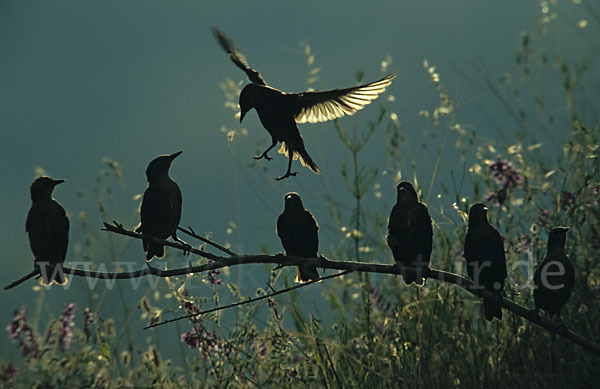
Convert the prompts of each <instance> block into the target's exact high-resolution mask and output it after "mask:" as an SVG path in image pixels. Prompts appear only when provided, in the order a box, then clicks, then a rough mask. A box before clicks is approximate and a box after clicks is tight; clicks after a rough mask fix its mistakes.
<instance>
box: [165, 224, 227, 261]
mask: <svg viewBox="0 0 600 389" xmlns="http://www.w3.org/2000/svg"><path fill="white" fill-rule="evenodd" d="M177 229H178V230H179V231H181V232H183V233H184V234H187V235H189V236H191V237H192V238H196V239H198V240H200V241H202V242H204V243H207V244H209V245H211V246H213V247H215V248H217V249H219V250H221V251H222V252H224V253H226V254H229V255H230V256H232V257H233V256H234V255H237V254H236V253H234V252H233V251H231V250H230V249H228V248H227V247H225V246H221V245H220V244H218V243H217V242H213V241H212V240H210V239H208V238H205V237H203V236H200V235H198V234H196V232H195V231H194V230H193V229H192V227H190V226H188V228H187V230H186V229H185V228H183V227H177Z"/></svg>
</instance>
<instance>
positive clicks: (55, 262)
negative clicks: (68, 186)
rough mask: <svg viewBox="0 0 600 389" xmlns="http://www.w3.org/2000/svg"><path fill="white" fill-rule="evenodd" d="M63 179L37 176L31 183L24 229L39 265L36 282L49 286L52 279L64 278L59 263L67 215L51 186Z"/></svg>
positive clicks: (63, 281)
mask: <svg viewBox="0 0 600 389" xmlns="http://www.w3.org/2000/svg"><path fill="white" fill-rule="evenodd" d="M63 182H65V180H54V179H52V178H50V177H46V176H42V177H38V178H36V179H35V181H33V184H31V209H30V210H29V213H28V214H27V221H26V222H25V231H26V232H27V234H28V235H29V245H30V246H31V251H32V252H33V255H34V257H35V262H34V265H35V266H38V267H39V270H40V274H41V278H40V284H42V285H44V286H49V285H51V284H52V283H53V282H55V283H57V284H59V285H64V284H66V283H67V281H68V278H67V276H66V274H65V273H64V272H63V270H62V263H63V262H64V260H65V257H66V255H67V247H68V245H69V219H68V218H67V214H66V212H65V210H64V208H63V207H62V206H61V205H60V204H59V203H58V202H57V201H56V200H54V199H53V198H52V192H53V191H54V187H55V186H56V185H58V184H60V183H63Z"/></svg>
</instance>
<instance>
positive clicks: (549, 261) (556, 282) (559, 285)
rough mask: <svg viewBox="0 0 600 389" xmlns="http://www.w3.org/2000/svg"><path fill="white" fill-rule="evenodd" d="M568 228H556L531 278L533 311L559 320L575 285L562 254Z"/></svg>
mask: <svg viewBox="0 0 600 389" xmlns="http://www.w3.org/2000/svg"><path fill="white" fill-rule="evenodd" d="M567 231H569V229H568V228H567V227H555V228H553V229H552V230H551V231H550V236H549V237H548V249H547V252H546V258H545V259H544V261H543V262H542V263H541V264H540V265H539V266H538V268H537V269H536V271H535V273H534V275H533V283H534V289H533V299H534V302H535V309H536V311H539V310H540V309H542V310H544V311H546V312H547V313H548V314H549V316H550V317H551V318H552V317H553V316H557V317H559V318H560V311H561V310H562V308H563V307H564V306H565V305H566V304H567V302H568V301H569V297H570V296H571V292H572V290H573V285H574V284H575V269H574V268H573V264H572V263H571V261H570V260H569V257H568V256H567V254H566V252H565V241H566V240H567Z"/></svg>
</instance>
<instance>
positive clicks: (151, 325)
mask: <svg viewBox="0 0 600 389" xmlns="http://www.w3.org/2000/svg"><path fill="white" fill-rule="evenodd" d="M349 273H351V272H350V271H343V272H341V273H337V274H333V275H330V276H327V277H321V278H318V279H315V280H310V281H308V282H304V283H302V284H298V285H294V286H290V287H289V288H285V289H282V290H277V291H274V292H273V293H269V294H265V295H263V296H260V297H254V298H249V299H246V300H243V301H238V302H237V303H233V304H229V305H223V306H222V307H215V308H212V309H209V310H206V311H202V312H196V313H191V314H189V315H185V316H179V317H176V318H174V319H169V320H164V321H161V322H160V323H155V324H150V325H149V326H146V327H144V329H145V330H147V329H149V328H153V327H158V326H161V325H164V324H169V323H173V322H175V321H179V320H183V319H189V318H190V317H195V316H201V315H205V314H207V313H212V312H216V311H221V310H223V309H227V308H233V307H237V306H240V305H244V304H250V303H253V302H255V301H260V300H264V299H266V298H269V297H273V296H277V295H278V294H282V293H288V292H291V291H292V290H295V289H299V288H303V287H305V286H308V285H310V284H314V283H315V282H321V281H323V280H328V279H330V278H336V277H340V276H343V275H345V274H349ZM269 287H270V288H271V289H273V288H272V287H271V286H270V285H269Z"/></svg>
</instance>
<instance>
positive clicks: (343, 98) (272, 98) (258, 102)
mask: <svg viewBox="0 0 600 389" xmlns="http://www.w3.org/2000/svg"><path fill="white" fill-rule="evenodd" d="M212 31H213V34H214V36H215V38H216V39H217V41H218V42H219V44H220V45H221V47H222V48H223V49H224V50H225V52H226V53H227V54H228V55H229V58H230V59H231V61H232V62H233V63H234V64H235V65H237V66H238V67H239V68H240V69H242V70H243V71H244V72H245V73H246V75H247V76H248V79H249V80H250V83H249V84H248V85H246V86H245V87H244V88H243V89H242V92H241V93H240V99H239V104H240V123H241V122H242V120H244V116H245V115H246V114H247V113H248V111H250V110H251V109H252V108H254V109H256V111H257V113H258V117H259V119H260V122H261V123H262V125H263V127H264V128H265V129H266V130H267V131H268V132H269V134H270V135H271V141H272V143H271V145H270V146H269V147H268V148H267V149H266V150H265V151H263V153H262V154H260V155H257V156H255V157H254V159H257V160H259V159H262V158H264V159H266V160H267V161H270V160H271V159H272V158H271V157H270V156H269V155H268V152H269V151H270V150H271V149H272V148H274V147H275V146H276V145H277V142H281V146H280V148H279V150H278V152H279V153H281V154H284V155H286V156H287V157H288V158H289V162H288V168H287V171H286V173H285V174H284V175H282V176H280V177H277V178H276V180H278V181H279V180H283V179H284V178H288V177H290V176H295V175H296V172H292V170H291V169H292V161H293V160H294V159H298V158H299V159H300V162H301V163H302V165H303V166H306V167H308V168H309V169H310V170H312V171H313V172H315V173H316V174H319V173H320V169H319V167H318V166H317V164H316V163H315V162H314V161H313V160H312V158H311V157H310V155H309V154H308V152H307V151H306V148H305V147H304V141H303V140H302V136H301V135H300V131H299V130H298V126H297V123H306V122H309V123H318V122H325V121H328V120H333V119H339V118H341V117H342V116H344V115H353V114H354V113H355V112H356V111H359V110H361V109H363V108H364V107H365V106H366V105H367V104H369V103H371V101H373V100H375V99H376V98H377V97H378V96H379V95H380V94H381V93H383V92H384V91H385V88H387V87H388V86H389V85H390V84H391V83H392V80H393V79H394V78H395V77H396V75H395V74H390V75H387V76H385V77H383V78H382V79H380V80H377V81H374V82H371V83H368V84H364V85H359V86H354V87H350V88H345V89H333V90H328V91H309V92H302V93H286V92H282V91H280V90H278V89H275V88H273V87H270V86H268V85H267V83H266V82H265V80H264V78H263V77H262V76H261V74H260V73H259V72H258V71H256V70H254V69H252V68H251V67H250V65H248V62H247V61H246V57H245V56H244V55H243V54H242V53H241V52H240V50H239V49H238V47H237V46H236V45H235V43H233V41H232V40H231V39H230V38H229V37H228V36H227V35H225V33H224V32H222V31H221V30H219V29H218V28H216V27H213V28H212Z"/></svg>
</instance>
